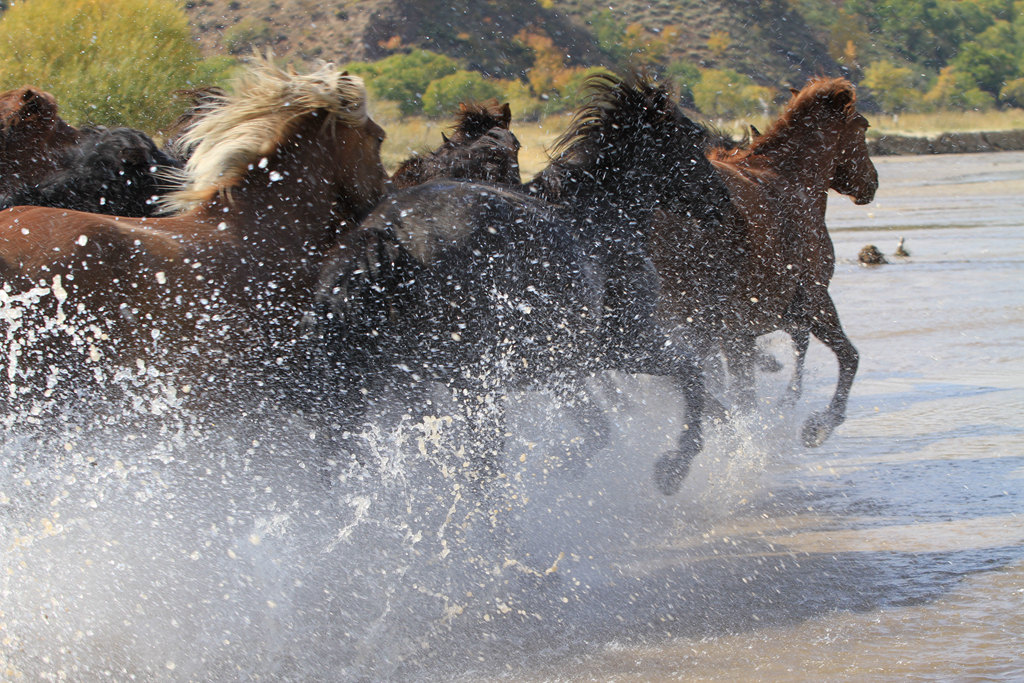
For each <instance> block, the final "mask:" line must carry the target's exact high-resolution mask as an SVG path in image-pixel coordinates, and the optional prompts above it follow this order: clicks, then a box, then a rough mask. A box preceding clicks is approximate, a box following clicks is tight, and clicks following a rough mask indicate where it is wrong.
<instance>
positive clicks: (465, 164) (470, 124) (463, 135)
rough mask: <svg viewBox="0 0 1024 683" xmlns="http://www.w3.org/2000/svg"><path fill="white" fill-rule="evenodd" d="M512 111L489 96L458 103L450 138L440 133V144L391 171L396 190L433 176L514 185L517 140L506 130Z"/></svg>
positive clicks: (516, 166)
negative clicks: (476, 100)
mask: <svg viewBox="0 0 1024 683" xmlns="http://www.w3.org/2000/svg"><path fill="white" fill-rule="evenodd" d="M511 122H512V111H511V109H510V108H509V105H508V103H507V102H506V103H505V104H498V100H496V99H493V98H492V99H490V100H487V101H485V102H478V103H465V102H464V103H462V104H460V105H459V113H458V118H457V119H456V123H455V128H454V129H453V131H452V134H451V137H449V136H447V135H444V134H443V133H442V134H441V137H442V139H443V142H442V144H441V146H440V147H438V148H437V149H436V150H434V151H433V152H431V153H429V154H425V155H420V154H416V155H413V156H412V157H410V158H408V159H406V160H405V161H403V162H402V163H401V165H400V166H399V167H398V169H397V170H396V171H395V172H394V173H393V174H392V176H391V182H392V184H393V185H394V188H395V189H396V190H401V189H404V188H407V187H413V186H415V185H421V184H423V183H425V182H427V181H428V180H433V179H435V178H455V179H458V180H473V181H476V182H481V183H493V184H496V185H501V186H504V187H518V186H519V184H520V176H519V140H517V139H516V136H515V135H513V134H512V131H511V130H509V124H510V123H511Z"/></svg>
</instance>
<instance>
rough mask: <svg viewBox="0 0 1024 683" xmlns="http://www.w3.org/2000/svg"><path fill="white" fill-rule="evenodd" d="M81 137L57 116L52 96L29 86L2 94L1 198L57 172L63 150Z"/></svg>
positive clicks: (0, 131) (0, 129) (0, 115)
mask: <svg viewBox="0 0 1024 683" xmlns="http://www.w3.org/2000/svg"><path fill="white" fill-rule="evenodd" d="M79 137H80V136H79V132H78V131H77V130H75V129H74V128H72V127H71V126H69V125H68V124H67V123H65V122H64V120H63V119H61V118H60V116H58V114H57V100H55V99H54V97H53V95H51V94H50V93H48V92H43V91H42V90H39V89H38V88H33V87H30V86H24V87H21V88H17V89H15V90H8V91H7V92H4V93H0V194H3V193H6V192H11V191H13V190H17V189H19V188H21V187H23V186H25V185H34V184H35V183H38V182H39V181H40V180H42V179H43V178H45V177H46V176H47V175H49V174H50V173H52V172H53V171H55V170H56V169H57V157H58V156H59V154H60V152H61V150H63V149H64V148H65V147H67V146H69V145H73V144H75V143H76V142H78V140H79Z"/></svg>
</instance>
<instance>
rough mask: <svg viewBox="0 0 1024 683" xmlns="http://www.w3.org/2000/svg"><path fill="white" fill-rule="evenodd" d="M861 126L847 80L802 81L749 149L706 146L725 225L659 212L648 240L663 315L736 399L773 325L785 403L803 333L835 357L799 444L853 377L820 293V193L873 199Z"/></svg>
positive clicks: (796, 380) (835, 409)
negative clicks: (779, 339) (788, 356)
mask: <svg viewBox="0 0 1024 683" xmlns="http://www.w3.org/2000/svg"><path fill="white" fill-rule="evenodd" d="M867 127H868V122H867V120H866V119H865V118H864V117H863V116H862V115H861V114H860V113H859V112H858V111H857V108H856V97H855V93H854V88H853V86H852V85H851V84H850V83H849V82H848V81H846V80H845V79H815V80H812V81H811V82H810V83H809V84H808V85H807V86H806V87H805V88H804V89H803V90H800V91H799V92H796V91H794V94H793V97H792V99H791V100H790V102H789V104H788V106H787V107H786V110H785V112H784V114H783V115H782V116H781V117H780V118H779V120H778V121H776V122H775V123H774V124H773V125H772V126H771V127H770V128H769V130H768V131H767V132H766V133H764V134H763V135H758V136H757V137H755V138H754V140H753V141H752V142H751V144H750V146H749V148H735V147H734V148H721V147H720V148H716V149H713V150H711V151H710V152H709V157H710V159H711V160H712V162H713V163H714V166H715V168H716V170H717V172H718V173H719V174H720V175H721V177H722V179H723V180H724V181H725V182H726V183H727V184H728V187H729V190H730V193H731V195H732V203H733V204H734V206H735V209H736V211H734V212H733V213H731V214H729V215H730V216H731V217H732V218H733V219H734V220H732V221H731V222H730V223H729V224H727V225H726V226H725V228H726V229H725V230H722V229H720V228H719V227H717V226H709V225H706V224H704V223H702V222H700V221H698V222H696V223H694V222H693V221H692V220H689V218H687V219H686V220H680V219H679V217H678V216H675V215H672V214H671V213H665V214H663V215H662V216H660V219H659V222H658V229H657V230H656V233H655V241H654V243H653V247H652V255H653V257H654V259H655V262H656V263H657V264H658V269H659V272H661V274H662V276H663V278H664V279H663V284H664V293H665V296H664V299H663V302H662V303H663V312H664V314H665V315H666V316H667V317H668V318H669V319H670V320H671V321H673V322H675V323H679V324H681V329H682V331H683V334H684V336H685V337H686V338H687V339H688V341H689V343H691V344H693V345H695V346H698V347H703V348H705V349H717V348H721V350H722V351H723V353H724V355H725V357H726V360H727V362H728V365H729V371H730V373H731V374H732V375H733V376H734V377H735V379H736V384H737V385H738V389H739V391H740V394H741V398H742V399H743V401H744V402H746V403H750V402H752V401H753V361H754V359H755V358H756V356H755V351H754V349H755V340H756V338H757V337H758V336H759V335H762V334H767V333H769V332H773V331H775V330H785V331H787V332H788V333H789V334H790V336H791V337H792V338H793V340H794V342H795V345H796V354H797V356H796V367H795V371H794V375H793V380H792V382H791V385H790V391H789V393H788V398H787V400H788V401H789V402H792V401H794V400H795V398H796V396H797V395H798V394H799V392H800V386H801V379H802V371H803V360H804V354H805V352H806V350H807V344H808V335H809V334H813V335H814V336H815V337H817V338H818V339H819V340H821V341H822V342H823V343H824V344H825V345H827V346H828V347H829V348H830V349H831V350H832V351H833V352H834V353H835V354H836V358H837V359H838V361H839V381H838V383H837V385H836V390H835V393H834V395H833V397H832V401H831V403H830V405H829V406H828V408H827V409H826V410H825V411H823V412H820V413H816V414H814V415H812V416H811V417H810V418H809V419H808V420H807V422H806V423H805V425H804V428H803V435H802V437H803V441H804V443H805V444H806V445H808V446H816V445H819V444H820V443H821V442H823V441H824V440H825V439H826V438H827V437H828V435H829V434H831V432H832V430H833V429H835V427H836V426H837V425H839V424H840V423H842V421H843V420H844V418H845V415H846V403H847V398H848V397H849V393H850V387H851V385H852V383H853V377H854V374H855V373H856V372H857V363H858V354H857V350H856V349H855V348H854V346H853V344H852V343H851V342H850V340H849V338H848V337H847V336H846V334H845V333H844V332H843V329H842V326H841V325H840V323H839V315H838V313H837V312H836V307H835V304H834V303H833V302H832V298H831V296H830V295H829V293H828V286H829V282H830V281H831V279H832V274H833V272H834V270H835V252H834V250H833V247H832V240H831V238H830V237H829V234H828V230H827V228H826V226H825V205H826V201H827V199H828V191H829V189H834V190H836V191H837V192H839V193H841V194H845V195H849V196H850V197H852V198H853V200H854V201H855V202H856V203H857V204H866V203H868V202H870V201H871V200H872V199H873V198H874V195H875V190H876V189H877V188H878V174H877V172H876V170H875V167H874V165H873V164H872V163H871V159H870V157H869V156H868V150H867V144H866V141H865V131H866V130H867Z"/></svg>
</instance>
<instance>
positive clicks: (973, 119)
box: [868, 109, 1024, 137]
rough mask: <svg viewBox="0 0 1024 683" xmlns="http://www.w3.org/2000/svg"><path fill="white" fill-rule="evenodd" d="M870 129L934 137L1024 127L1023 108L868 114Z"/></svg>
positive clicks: (880, 132) (890, 133) (896, 133)
mask: <svg viewBox="0 0 1024 683" xmlns="http://www.w3.org/2000/svg"><path fill="white" fill-rule="evenodd" d="M868 119H869V120H870V121H871V130H872V131H873V132H875V133H878V134H889V135H922V136H927V137H933V136H935V135H939V134H941V133H948V132H971V131H991V130H1024V109H1007V110H1005V111H985V112H979V111H967V112H956V111H949V112H936V113H932V114H900V115H899V116H895V117H894V116H888V115H882V114H878V115H875V116H869V117H868Z"/></svg>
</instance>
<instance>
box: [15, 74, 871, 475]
mask: <svg viewBox="0 0 1024 683" xmlns="http://www.w3.org/2000/svg"><path fill="white" fill-rule="evenodd" d="M589 87H590V93H591V94H590V98H589V100H588V102H587V103H586V104H585V105H584V106H582V107H581V108H580V109H579V111H577V113H576V116H575V117H574V119H573V122H572V124H571V125H570V127H569V129H568V130H567V131H565V132H564V133H563V134H562V136H561V137H560V138H559V140H558V141H557V143H556V145H555V148H554V149H553V151H552V154H551V161H550V164H549V165H548V167H547V168H545V169H544V170H543V171H542V172H541V173H540V174H538V175H537V176H536V177H535V178H533V179H532V180H530V181H529V182H527V183H523V182H522V181H521V178H520V173H519V165H518V152H519V142H518V140H516V138H515V135H514V134H513V133H512V131H511V130H510V123H511V112H510V111H509V108H508V105H499V104H498V103H497V102H485V103H474V104H464V105H462V107H461V109H460V112H459V114H458V122H457V125H456V126H455V129H454V131H453V133H452V134H451V136H450V137H445V139H444V142H443V144H442V145H441V147H440V148H439V149H437V150H436V151H434V152H432V153H430V154H424V155H417V156H415V157H413V158H412V159H410V160H409V161H407V162H406V163H404V164H403V165H402V166H401V167H400V168H399V169H398V170H397V171H396V172H395V173H394V174H393V175H391V176H389V175H388V174H387V172H386V171H385V169H384V167H383V165H382V163H381V159H380V147H381V143H382V141H383V139H384V135H385V133H384V131H383V130H382V129H381V128H380V126H378V125H377V124H376V123H375V122H374V121H373V120H372V119H371V118H370V117H369V116H368V113H367V103H366V92H365V89H364V84H363V82H362V81H361V80H360V79H359V78H358V77H356V76H352V75H348V74H346V73H344V72H339V71H338V70H337V69H335V68H334V67H333V66H331V65H326V66H324V67H322V68H320V69H319V70H316V71H314V72H311V73H306V74H299V73H296V72H295V71H294V70H291V69H289V70H284V69H281V68H280V67H278V66H276V65H274V64H273V63H272V62H271V61H270V60H269V59H259V60H255V61H254V63H253V64H252V65H251V68H250V69H249V70H248V71H247V72H246V73H245V74H244V75H243V76H241V77H240V79H239V81H238V82H237V83H236V84H235V86H234V88H233V89H232V91H231V93H230V94H228V93H226V92H224V91H219V90H209V91H203V92H200V93H195V94H194V106H193V107H192V108H190V110H189V111H188V112H187V113H186V114H185V115H183V118H182V121H181V127H180V135H178V134H176V135H175V136H174V142H173V144H171V145H170V146H167V147H165V148H164V149H162V150H161V149H158V148H157V147H156V146H155V145H153V144H152V141H149V140H148V139H147V140H142V139H141V138H140V139H137V140H135V141H134V143H133V144H127V143H125V144H124V145H122V147H117V146H116V145H108V146H107V147H108V148H109V149H119V150H124V149H130V150H131V152H130V153H127V152H124V151H119V152H117V153H115V154H113V155H111V154H109V153H108V154H107V155H106V157H105V158H106V159H107V160H106V161H104V162H97V161H95V159H96V158H97V156H96V155H97V154H100V152H102V149H103V148H104V141H103V136H107V137H109V135H110V134H111V133H117V134H119V135H121V136H122V138H125V137H126V136H130V135H132V134H133V133H131V132H130V131H128V130H127V129H125V130H115V131H109V130H106V129H92V130H76V129H74V128H72V127H71V126H69V125H67V124H66V123H64V122H63V121H61V119H60V118H59V116H58V114H57V108H56V103H55V102H54V101H53V98H52V97H51V96H49V95H48V94H46V93H44V92H42V91H39V90H38V89H33V88H21V89H19V90H16V91H11V92H8V93H5V94H3V95H0V183H2V186H0V194H2V195H3V196H4V197H5V199H4V200H3V201H4V202H5V203H4V206H10V207H11V208H7V209H5V210H3V211H0V313H2V314H0V319H2V320H3V324H4V326H5V328H6V329H5V334H6V341H7V348H6V349H5V351H6V353H5V356H6V360H7V366H6V372H5V373H4V376H3V377H4V382H5V385H6V386H5V387H4V388H3V391H2V393H3V396H2V397H0V400H3V401H5V402H6V404H7V406H8V407H11V406H15V407H17V406H23V405H27V404H32V405H38V404H40V402H44V401H45V400H50V401H59V399H60V398H61V397H68V396H75V397H78V396H81V394H82V392H83V391H84V390H85V388H86V387H91V388H92V390H95V391H99V393H101V394H102V393H104V392H110V391H113V390H114V388H113V387H114V383H111V382H109V381H106V380H109V378H110V377H111V374H110V373H111V372H113V369H121V371H122V372H123V371H125V370H123V369H124V368H127V370H128V371H132V372H137V373H147V372H152V371H154V370H156V371H159V372H160V373H161V376H162V377H164V378H168V377H170V378H172V379H173V383H174V386H176V387H178V388H179V390H180V391H187V392H188V393H189V394H190V400H196V401H199V402H203V401H212V400H213V397H214V396H239V395H241V396H245V397H252V396H254V395H256V396H259V395H262V396H266V397H267V400H271V401H285V402H292V403H293V404H294V406H295V407H297V408H299V409H301V410H303V411H304V412H306V413H307V414H309V415H310V416H314V417H316V418H317V419H320V420H322V422H323V424H324V425H325V426H326V427H329V428H330V429H333V430H348V429H351V427H352V426H354V425H357V424H359V422H360V421H361V420H365V419H366V416H367V414H368V412H367V411H368V410H369V409H370V407H371V405H372V403H373V401H374V400H375V399H377V398H379V397H381V396H382V395H388V396H400V397H402V399H403V400H404V401H406V402H407V403H408V405H409V406H411V409H413V410H421V411H424V412H429V411H431V410H432V409H434V407H433V402H434V401H435V400H436V396H437V393H438V391H439V389H438V388H439V387H443V388H444V389H445V391H446V395H447V396H448V398H449V400H450V401H451V403H452V406H454V409H455V410H458V411H461V412H462V414H463V415H464V416H465V418H466V420H467V424H472V425H473V429H474V434H476V435H477V436H479V444H478V445H477V446H478V447H476V448H475V449H474V452H473V454H472V457H473V458H474V460H475V462H476V464H477V467H474V468H472V469H473V470H474V471H475V472H486V471H491V472H493V471H494V470H495V469H497V468H498V467H499V465H498V462H499V461H498V454H499V453H500V451H501V446H502V442H503V439H504V437H505V427H504V417H505V416H504V401H503V397H504V396H505V395H507V393H508V392H511V391H516V390H521V389H546V390H550V391H552V392H554V393H555V395H556V396H558V397H560V399H562V401H563V403H564V405H565V406H566V408H567V409H569V410H570V411H571V414H572V415H573V416H574V417H575V418H576V419H578V420H579V422H580V425H581V426H582V427H584V428H585V429H587V430H589V431H588V433H589V434H591V435H593V436H594V437H595V441H594V443H595V444H597V443H599V442H600V441H601V439H603V438H604V437H605V436H606V434H607V430H608V429H609V426H608V422H607V418H606V417H605V415H604V412H603V411H602V410H601V409H600V408H599V407H598V406H597V404H596V403H595V402H594V401H593V400H592V399H591V398H590V397H589V395H588V393H587V390H586V382H587V380H588V379H589V378H591V377H593V376H595V375H598V374H600V373H603V372H605V371H608V370H616V371H620V372H623V373H632V374H646V375H655V376H660V377H664V378H667V379H668V380H669V381H670V382H671V383H672V385H673V386H674V387H676V388H677V389H678V390H679V391H680V392H682V394H683V395H684V396H685V398H686V416H685V419H684V421H683V422H684V425H683V428H682V430H681V431H680V435H679V437H678V439H677V440H676V443H675V445H674V447H673V448H672V449H671V450H669V452H667V453H664V454H662V455H661V456H660V457H659V458H658V459H657V461H656V463H655V468H654V470H655V482H656V484H657V486H658V488H659V489H660V490H661V491H662V492H663V493H665V494H671V493H673V492H675V491H676V490H678V488H679V486H680V483H681V482H682V481H683V479H684V478H685V477H686V474H687V472H688V470H689V467H690V463H691V461H692V460H693V458H694V456H695V455H696V454H697V453H698V452H699V451H700V449H701V447H702V444H703V432H702V428H703V427H704V426H705V425H706V423H707V421H708V419H709V416H715V415H722V414H724V411H725V408H724V407H723V405H722V404H721V402H720V401H719V400H717V399H716V398H714V397H712V396H711V394H710V393H709V391H708V390H707V388H706V385H705V381H704V376H703V371H702V363H703V361H704V359H705V358H706V357H708V356H710V355H712V354H716V353H719V352H720V353H721V354H722V355H723V356H724V357H725V359H726V361H727V367H728V369H729V372H730V375H731V376H732V378H733V380H734V381H733V385H734V388H735V391H734V392H733V393H734V394H735V396H736V399H737V402H738V403H739V404H741V405H742V404H744V403H749V402H751V401H752V400H753V392H754V390H753V386H754V367H755V365H756V363H757V361H758V353H757V351H756V345H755V340H756V338H757V337H758V336H759V335H763V334H766V333H769V332H772V331H775V330H784V331H786V332H788V333H789V335H790V336H791V337H792V339H793V340H794V343H795V347H796V364H795V371H794V375H793V379H792V381H791V383H790V388H789V391H788V400H790V401H793V400H794V399H795V398H796V397H797V396H798V394H799V392H800V389H801V375H802V369H803V358H804V353H805V351H806V349H807V346H808V339H809V335H812V334H813V335H814V336H815V337H816V338H818V339H819V340H821V341H822V342H823V343H825V344H826V345H827V346H828V347H830V348H831V349H832V350H833V351H834V352H835V353H836V356H837V358H838V361H839V368H840V371H839V381H838V384H837V387H836V390H835V394H834V396H833V398H832V400H831V403H830V404H829V406H828V407H827V408H826V409H825V410H824V411H822V412H819V413H815V414H813V415H812V416H811V417H810V418H809V419H808V420H807V421H806V423H805V425H804V428H803V440H804V442H805V443H806V444H807V445H809V446H813V445H817V444H820V443H821V442H822V441H823V440H824V439H825V438H827V437H828V435H829V434H830V433H831V431H832V430H833V429H834V428H835V427H836V426H837V425H838V424H840V423H841V422H842V421H843V419H844V417H845V412H846V403H847V398H848V395H849V392H850V385H851V383H852V380H853V377H854V374H855V372H856V369H857V362H858V356H857V351H856V350H855V348H854V347H853V345H852V344H851V343H850V340H849V339H848V338H847V337H846V335H845V334H844V332H843V330H842V327H841V326H840V323H839V318H838V315H837V313H836V309H835V305H834V304H833V302H832V300H831V298H830V296H829V293H828V286H829V281H830V279H831V276H832V273H833V270H834V265H835V256H834V251H833V247H832V243H831V240H830V238H829V235H828V232H827V230H826V228H825V220H824V218H825V204H826V199H827V195H828V191H829V190H830V189H834V190H836V191H838V192H840V193H842V194H846V195H849V196H851V197H852V198H853V199H854V201H855V202H857V203H866V202H870V201H871V200H872V198H873V196H874V192H875V190H876V188H877V184H878V179H877V174H876V172H875V169H874V166H873V165H872V163H871V160H870V158H869V157H868V152H867V146H866V143H865V131H866V129H867V121H866V120H865V119H864V117H863V116H862V115H860V114H859V113H858V112H857V109H856V100H855V95H854V89H853V87H852V86H851V84H850V83H849V82H847V81H846V80H844V79H816V80H813V81H811V82H810V83H809V84H808V85H807V87H805V88H804V89H803V90H801V91H799V92H796V91H794V94H793V97H792V99H791V101H790V102H789V104H788V106H787V108H786V110H785V113H784V114H783V115H782V117H781V118H780V119H779V120H778V121H777V122H776V123H775V124H774V125H773V126H771V127H770V129H769V130H768V131H767V132H766V133H764V134H762V135H757V136H755V137H754V138H753V139H752V140H751V141H749V143H747V144H742V145H740V144H734V143H729V142H727V141H726V140H725V139H724V138H723V136H721V135H720V134H718V133H716V132H714V131H711V130H709V129H708V128H706V127H704V126H702V125H699V124H697V123H695V122H693V121H692V120H691V119H689V118H688V117H687V116H686V115H685V113H684V110H683V108H682V107H681V106H680V104H679V103H678V102H677V101H676V100H675V99H674V98H673V97H672V95H671V94H670V92H669V91H668V89H667V88H666V87H664V86H661V85H657V84H655V83H653V82H650V81H648V80H646V79H644V78H642V77H639V76H627V77H618V76H610V75H599V76H594V77H592V78H591V80H590V83H589ZM122 142H123V140H122ZM90 145H91V146H90ZM96 150H100V152H97V151H96ZM111 159H113V160H111ZM90 164H92V165H93V166H95V167H102V172H103V173H106V175H105V176H104V180H103V181H102V182H92V183H90V182H86V181H84V180H79V181H74V180H69V178H70V177H71V176H72V175H74V174H75V173H79V174H80V173H81V169H82V168H86V167H89V166H90ZM69 169H71V170H69ZM111 169H114V172H113V174H111ZM133 169H134V170H133ZM136 171H138V172H137V173H136ZM62 174H63V175H62ZM147 179H148V180H147ZM149 180H152V181H154V182H156V185H151V184H149V182H148V181H149ZM69 183H70V184H69ZM54 188H61V189H54ZM69 196H73V197H75V198H76V201H81V202H83V203H84V205H85V206H88V207H92V208H90V209H89V210H88V211H83V210H80V208H81V205H76V206H69V205H67V204H60V203H59V201H58V199H60V198H64V199H66V198H67V197H69ZM140 197H141V198H142V200H141V203H140V201H139V198H140ZM48 200H52V201H48ZM112 205H116V207H117V209H120V210H111V209H112V208H113V207H112ZM128 205H132V206H134V207H135V208H136V211H134V212H129V211H125V210H123V209H121V207H123V206H128ZM133 213H134V215H133ZM110 214H115V215H110Z"/></svg>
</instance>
